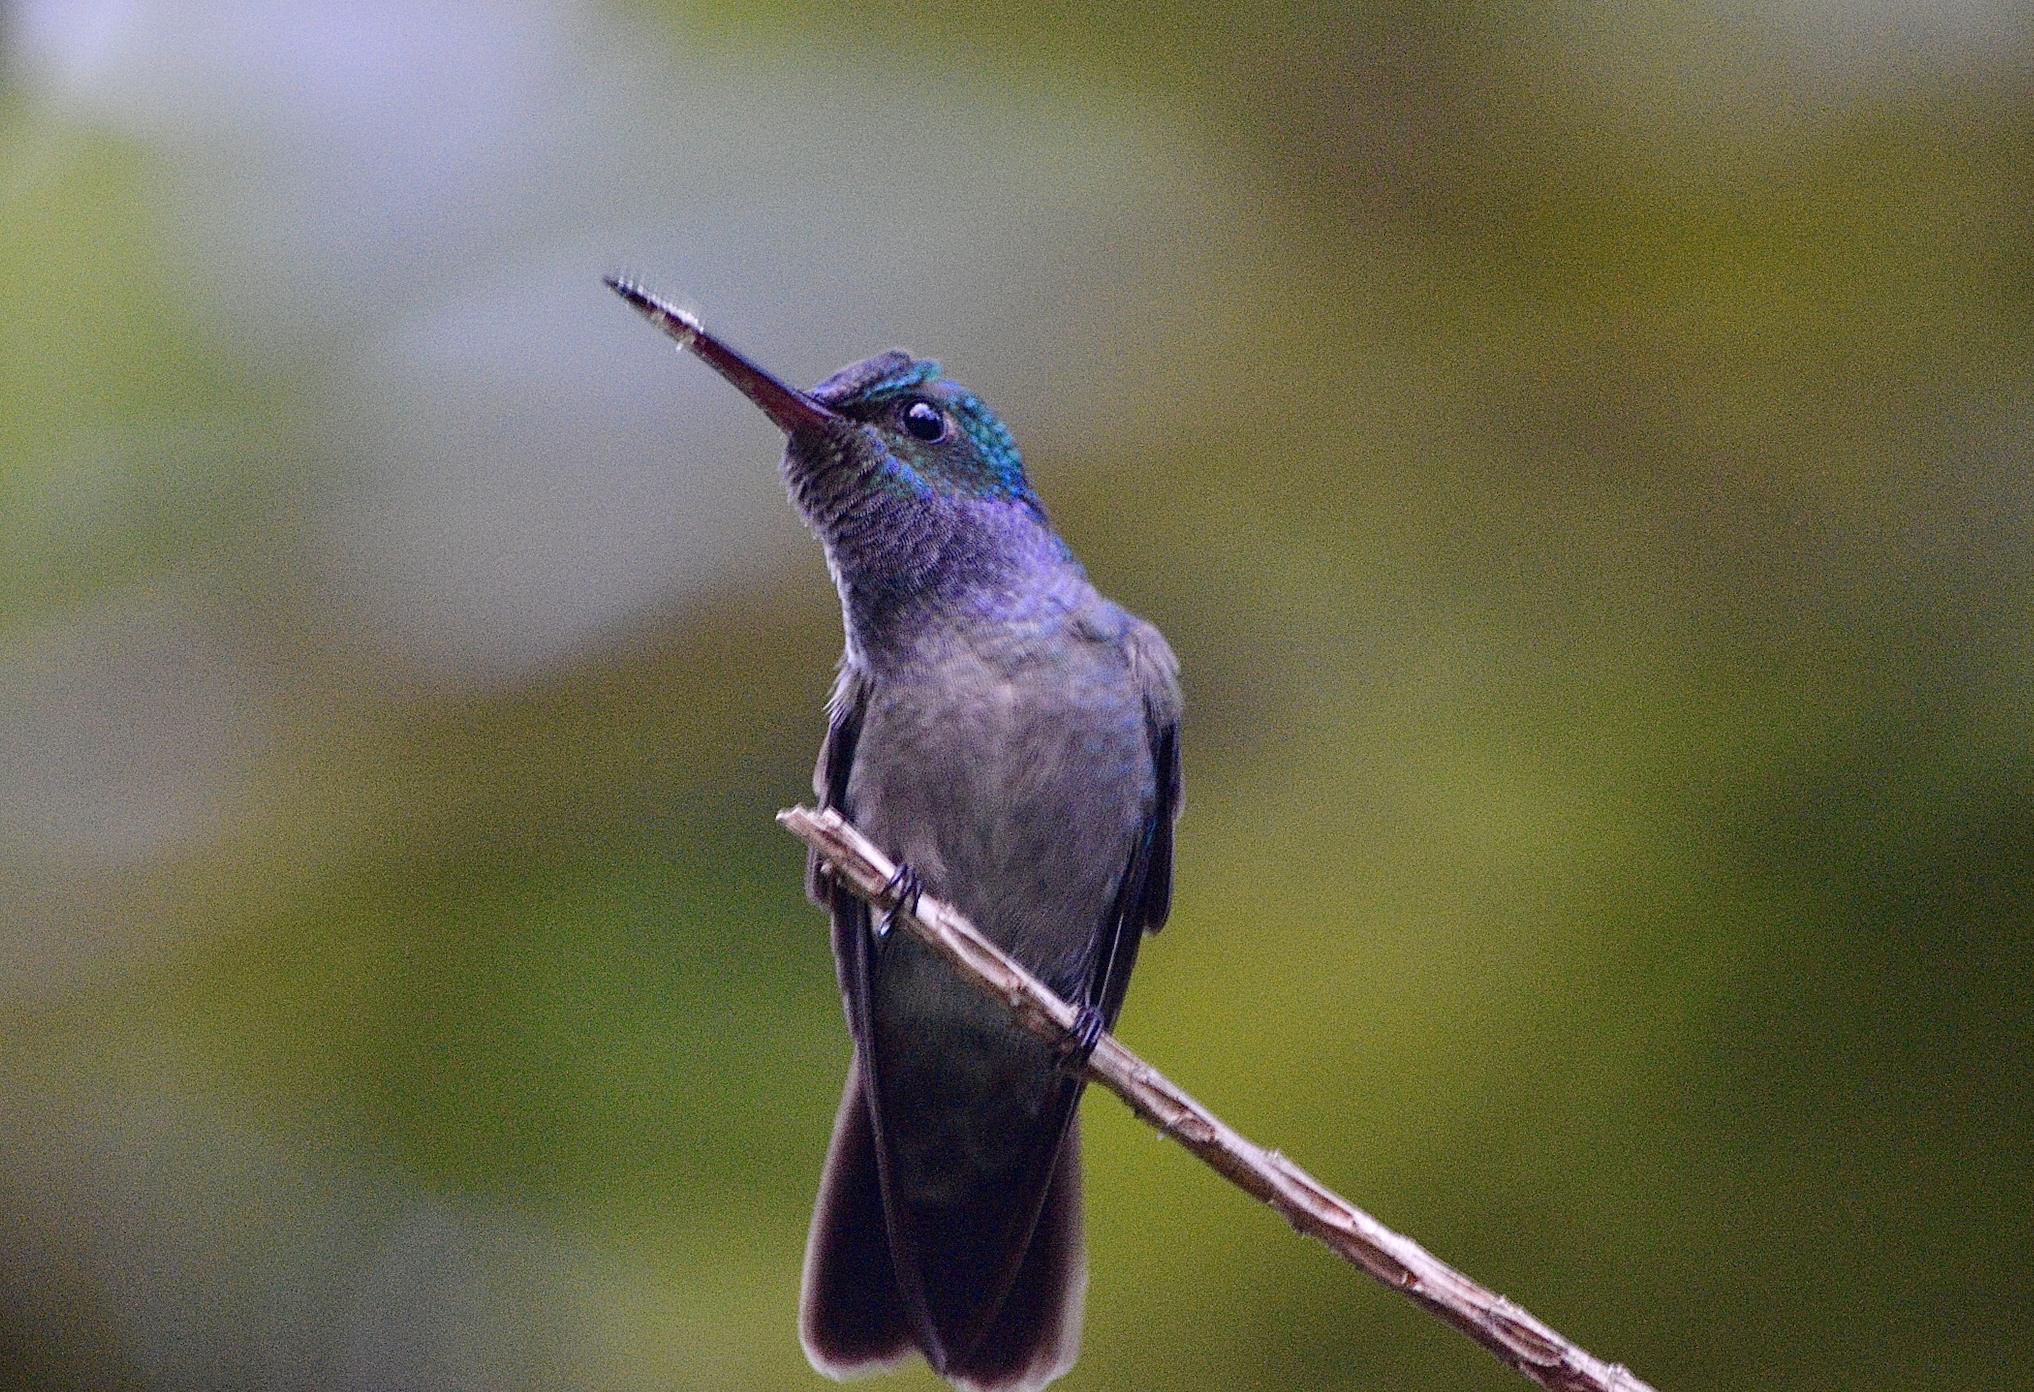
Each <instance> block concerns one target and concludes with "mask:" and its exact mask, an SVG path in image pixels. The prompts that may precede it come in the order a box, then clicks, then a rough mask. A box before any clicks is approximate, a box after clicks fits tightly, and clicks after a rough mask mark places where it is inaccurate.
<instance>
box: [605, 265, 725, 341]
mask: <svg viewBox="0 0 2034 1392" xmlns="http://www.w3.org/2000/svg"><path fill="white" fill-rule="evenodd" d="M600 279H601V283H602V284H604V285H605V286H607V288H608V289H610V290H612V291H614V293H615V294H617V295H619V296H621V297H622V298H623V299H624V300H626V301H628V303H629V304H630V305H631V306H632V307H633V308H634V309H635V310H636V312H637V313H639V314H641V315H642V316H643V317H644V318H645V319H647V320H649V321H650V322H651V323H652V324H655V325H656V326H657V327H658V328H660V329H662V330H663V331H664V332H665V333H667V334H669V335H670V336H671V337H672V338H674V339H676V340H677V342H678V347H679V349H680V350H681V351H682V350H684V349H687V348H690V347H691V346H692V345H693V343H694V342H695V341H697V339H698V338H699V335H700V334H701V333H702V332H703V326H702V325H701V324H700V322H699V318H698V316H697V315H694V314H692V313H690V312H688V311H686V310H683V309H680V308H679V307H678V306H677V305H674V304H672V303H671V302H670V301H669V300H666V299H664V298H663V297H662V296H660V295H656V294H653V293H652V292H650V291H649V290H646V289H644V288H643V287H642V285H640V284H639V283H637V282H636V281H634V280H631V279H629V277H627V276H624V275H606V276H602V277H601V278H600Z"/></svg>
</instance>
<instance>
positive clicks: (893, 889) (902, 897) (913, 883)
mask: <svg viewBox="0 0 2034 1392" xmlns="http://www.w3.org/2000/svg"><path fill="white" fill-rule="evenodd" d="M924 892H925V886H924V885H923V884H922V883H920V881H919V879H918V872H917V871H916V870H913V869H912V868H911V867H910V866H908V865H906V864H904V863H903V862H901V861H900V862H898V865H897V869H896V871H895V872H894V873H893V874H892V875H891V876H890V878H889V879H887V880H885V881H883V895H882V897H883V898H885V899H889V900H890V907H889V908H887V909H885V910H883V916H882V917H881V918H880V919H878V920H876V936H877V937H879V938H887V937H889V936H890V930H891V929H892V928H895V927H896V926H897V915H898V914H899V913H914V914H915V913H917V912H918V896H919V895H920V894H923V893H924ZM892 896H895V897H894V898H893V897H892Z"/></svg>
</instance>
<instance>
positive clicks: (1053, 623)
mask: <svg viewBox="0 0 2034 1392" xmlns="http://www.w3.org/2000/svg"><path fill="white" fill-rule="evenodd" d="M607 284H608V285H609V286H610V287H611V288H612V289H613V290H614V291H615V292H616V293H617V294H619V295H620V296H621V297H622V298H623V299H624V300H626V301H628V303H629V304H631V305H633V306H634V307H635V308H636V309H637V310H639V311H641V312H642V314H643V315H644V316H645V317H646V318H648V319H649V320H650V322H651V323H653V324H655V325H656V326H657V327H658V328H659V329H661V330H663V331H664V332H665V333H666V334H668V335H670V337H672V338H673V339H675V340H676V341H677V343H678V346H679V349H680V350H681V351H689V352H691V353H693V354H695V355H696V356H698V357H699V358H701V359H702V360H703V361H704V362H705V363H706V364H707V365H708V366H709V367H711V368H712V369H713V370H714V371H715V372H717V373H719V374H720V375H721V376H722V377H724V378H726V379H727V381H728V382H730V383H731V384H733V385H734V386H735V387H736V388H737V389H739V390H740V391H741V392H742V394H743V395H745V396H747V397H748V398H749V400H750V401H752V402H754V403H755V405H756V406H757V407H758V408H760V409H761V410H762V412H763V414H765V415H766V416H768V417H769V418H770V419H771V421H773V422H774V423H775V424H776V426H777V428H778V429H779V430H782V431H783V432H784V435H785V446H784V459H783V474H784V481H785V484H786V487H787V490H788V491H789V493H790V496H791V500H792V502H793V503H794V504H795V505H796V506H797V508H798V510H799V512H800V513H801V514H803V516H804V519H805V522H806V524H807V525H808V526H809V527H810V528H811V530H812V532H813V533H814V534H815V535H816V536H817V538H818V540H819V542H820V545H821V546H822V548H823V549H824V550H825V553H826V560H827V566H828V569H829V571H830V572H831V574H832V576H833V580H834V584H835V587H836V588H837V589H838V590H839V593H840V603H841V616H842V624H843V628H844V630H845V634H846V646H845V652H844V654H843V656H842V657H841V660H840V667H839V671H838V675H837V678H836V680H835V682H834V685H833V691H832V695H831V697H830V698H829V700H828V702H827V707H826V709H827V732H826V738H825V741H824V743H823V744H822V746H821V749H820V753H819V763H818V767H817V769H816V770H815V772H814V775H813V788H814V791H815V793H816V794H817V796H818V798H819V800H820V803H821V805H822V806H824V807H831V808H835V809H837V810H838V811H839V812H840V813H841V814H842V815H843V816H845V817H846V818H848V819H849V820H850V821H852V822H854V823H855V824H856V825H858V826H859V827H860V828H861V829H862V830H863V832H865V833H866V834H867V835H868V836H869V837H870V838H871V839H873V840H874V841H875V842H876V844H877V845H879V846H881V847H882V848H883V850H884V851H885V853H886V854H888V855H889V856H890V857H891V858H892V859H893V860H894V861H896V862H897V863H898V864H899V865H900V866H902V867H904V868H903V869H902V870H900V872H899V877H900V884H899V886H898V887H899V890H900V893H902V894H904V895H907V896H909V895H913V894H916V893H918V892H925V893H931V894H934V895H937V896H938V897H939V898H941V899H943V900H945V901H947V902H948V903H951V904H953V905H954V906H956V907H957V908H959V909H960V910H961V911H962V912H963V913H964V914H966V915H967V916H968V918H969V919H970V920H972V921H973V922H974V923H975V924H976V926H978V927H979V928H980V929H981V930H982V931H983V932H984V933H986V934H987V935H988V936H989V938H990V939H991V940H993V941H994V942H995V943H996V944H997V946H999V947H1001V948H1002V949H1004V950H1005V951H1006V952H1008V953H1009V954H1010V955H1012V956H1013V957H1015V958H1016V959H1017V960H1018V961H1020V962H1022V963H1023V964H1024V965H1025V966H1026V967H1028V968H1029V969H1030V970H1031V971H1032V972H1033V973H1035V974H1036V975H1037V976H1039V977H1040V978H1041V979H1042V980H1044V981H1045V983H1046V984H1047V985H1049V986H1051V987H1052V989H1053V990H1055V991H1057V992H1059V993H1060V994H1061V995H1062V996H1063V997H1065V998H1067V999H1068V1000H1069V1001H1071V1002H1073V1003H1074V1004H1075V1005H1076V1006H1077V1007H1078V1008H1079V1010H1080V1012H1081V1019H1082V1030H1081V1038H1082V1041H1083V1042H1084V1043H1085V1045H1086V1046H1087V1047H1089V1048H1092V1046H1093V1042H1094V1040H1095V1039H1096V1038H1097V1037H1099V1034H1100V1032H1101V1031H1102V1030H1104V1029H1109V1028H1113V1027H1114V1025H1115V1022H1116V1018H1117V1015H1118V1013H1119V1012H1120V1011H1121V1009H1122V1007H1123V996H1124V992H1125V990H1126V989H1127V988H1128V986H1129V983H1130V972H1131V968H1132V967H1133V966H1134V965H1135V964H1136V961H1137V949H1138V943H1139V941H1140V939H1141V938H1142V936H1143V935H1144V934H1145V933H1148V932H1156V931H1157V930H1158V929H1159V928H1160V927H1162V926H1163V925H1164V923H1165V919H1166V915H1167V912H1168V910H1169V908H1170V906H1171V900H1172V859H1173V855H1172V848H1173V823H1174V820H1175V819H1176V818H1177V816H1178V815H1179V811H1180V806H1181V802H1180V748H1179V722H1180V710H1181V698H1180V688H1179V666H1178V663H1177V661H1176V660H1175V658H1174V657H1173V654H1172V650H1171V649H1170V648H1169V647H1167V646H1166V642H1165V639H1164V638H1162V637H1161V636H1160V635H1159V633H1158V630H1157V629H1155V628H1153V627H1152V626H1151V625H1150V624H1148V623H1146V622H1144V621H1143V620H1141V619H1138V618H1136V617H1134V616H1133V615H1131V614H1129V613H1128V612H1126V611H1125V610H1123V609H1121V608H1119V607H1118V606H1117V605H1115V604H1113V603H1111V602H1110V601H1108V600H1107V599H1104V598H1103V597H1102V596H1101V595H1100V594H1099V593H1097V592H1096V590H1095V587H1094V586H1093V585H1092V584H1091V583H1089V580H1088V577H1087V573H1086V572H1085V571H1084V570H1083V569H1082V568H1081V565H1080V563H1079V562H1078V561H1076V560H1075V559H1074V556H1073V552H1072V551H1071V550H1070V549H1069V548H1068V547H1067V545H1066V543H1065V542H1064V541H1063V540H1061V538H1060V536H1059V534H1058V532H1056V531H1055V530H1054V529H1053V525H1052V522H1051V520H1050V519H1049V518H1048V517H1047V515H1046V511H1045V507H1044V505H1043V504H1042V503H1040V502H1039V500H1038V496H1037V494H1036V493H1034V492H1033V491H1032V488H1031V484H1030V481H1029V480H1028V479H1027V477H1026V475H1025V472H1024V464H1023V460H1022V458H1021V457H1020V456H1019V454H1018V451H1017V445H1016V442H1015V441H1014V440H1013V439H1012V438H1011V435H1010V432H1009V431H1008V430H1007V429H1006V428H1005V427H1004V426H1003V424H1002V422H1001V421H999V420H998V419H997V418H996V416H995V415H994V414H993V413H992V412H991V411H990V410H989V408H988V407H987V406H986V405H984V404H983V402H982V401H981V400H980V398H978V397H976V396H975V395H974V394H973V393H972V392H970V391H968V390H967V389H966V388H965V387H963V386H961V385H960V384H959V383H957V382H954V381H952V380H950V379H948V378H947V377H946V376H945V375H944V373H943V371H942V369H941V368H940V365H939V364H938V363H937V362H933V361H931V360H929V359H924V358H917V357H914V356H912V355H911V354H910V353H908V352H904V351H902V350H898V349H892V350H890V351H889V352H884V353H878V354H876V355H875V356H874V357H871V358H866V359H864V360H862V361H861V362H858V363H855V364H853V365H852V366H849V367H844V368H842V369H841V370H840V371H838V372H836V373H834V374H833V375H832V376H831V377H828V378H827V379H826V380H825V381H823V382H821V383H820V384H819V385H818V386H815V387H813V388H812V389H811V390H810V391H799V390H797V389H796V388H793V387H791V386H789V385H787V384H786V383H784V382H783V381H782V380H780V379H779V378H777V377H775V376H773V375H771V374H770V373H769V372H767V371H765V370H763V369H762V368H760V367H758V366H756V365H755V364H754V363H753V362H751V361H750V360H749V359H748V358H746V357H744V356H743V355H742V354H740V353H738V352H737V351H735V350H734V349H733V348H731V347H729V346H728V345H727V344H726V343H725V342H723V341H722V340H721V339H719V338H717V337H715V336H714V335H712V334H710V333H708V332H707V331H706V330H705V329H704V328H703V327H701V325H700V323H699V321H698V320H697V319H696V318H694V317H693V316H692V315H690V314H688V313H686V312H685V311H683V310H681V309H678V308H676V307H674V306H672V305H670V304H667V303H666V302H664V301H663V300H661V299H659V298H658V297H656V296H654V295H652V294H651V293H649V292H648V291H646V290H644V289H643V288H642V287H640V286H638V285H636V284H634V283H632V282H630V281H627V280H623V279H620V278H618V277H609V278H608V280H607ZM806 888H807V892H808V893H809V895H810V896H811V898H812V899H813V901H814V903H816V904H818V905H819V906H820V907H822V908H825V909H827V910H828V911H829V913H830V915H831V920H832V937H833V954H834V962H835V967H836V970H837V974H838V977H839V981H840V989H841V997H842V1002H843V1005H844V1007H845V1010H846V1014H847V1023H848V1029H849V1033H850V1034H851V1035H852V1037H853V1041H854V1060H853V1063H852V1064H851V1065H850V1067H849V1070H848V1076H847V1086H846V1089H845V1090H844V1092H843V1094H842V1097H841V1103H840V1111H839V1113H838V1115H837V1116H836V1118H835V1121H834V1129H833V1141H832V1144H831V1145H830V1147H829V1148H828V1151H827V1156H826V1167H825V1171H824V1173H823V1176H822V1178H821V1179H820V1184H819V1198H818V1201H817V1203H816V1204H815V1206H814V1212H813V1217H812V1228H811V1235H810V1238H809V1241H808V1244H807V1247H806V1253H805V1270H804V1289H803V1292H802V1295H801V1297H800V1302H799V1337H800V1341H801V1342H802V1343H803V1345H804V1348H805V1353H806V1356H807V1357H808V1358H809V1359H810V1360H811V1362H812V1366H813V1367H814V1368H816V1369H817V1370H818V1371H819V1372H821V1373H823V1374H826V1375H827V1376H830V1377H834V1378H842V1379H845V1378H855V1377H862V1376H865V1375H867V1374H870V1373H874V1372H878V1371H882V1370H884V1369H887V1368H890V1367H892V1366H894V1365H895V1364H897V1363H898V1362H900V1361H902V1360H903V1359H904V1358H906V1357H908V1356H909V1355H910V1354H911V1353H912V1352H913V1350H916V1351H917V1352H918V1353H920V1354H922V1355H923V1356H924V1358H925V1360H926V1362H927V1363H929V1364H930V1365H931V1366H932V1369H933V1371H934V1372H936V1373H938V1374H939V1375H940V1376H941V1377H943V1378H945V1379H946V1380H947V1381H948V1382H950V1383H952V1384H953V1385H954V1386H956V1387H959V1388H963V1389H969V1392H1031V1390H1032V1389H1036V1388H1041V1387H1043V1386H1045V1385H1046V1384H1047V1383H1049V1382H1051V1381H1052V1380H1053V1379H1054V1378H1057V1377H1059V1376H1060V1375H1061V1374H1062V1373H1064V1372H1066V1371H1067V1369H1069V1368H1070V1367H1072V1366H1073V1362H1074V1359H1075V1357H1076V1355H1077V1354H1078V1353H1079V1349H1080V1331H1081V1313H1082V1307H1083V1301H1084V1298H1085V1294H1086V1288H1087V1260H1086V1255H1085V1247H1084V1242H1083V1237H1082V1211H1083V1200H1082V1189H1081V1157H1080V1133H1079V1129H1078V1120H1077V1117H1076V1111H1077V1108H1078V1104H1079V1102H1080V1097H1081V1091H1082V1088H1083V1086H1084V1079H1083V1077H1082V1076H1081V1074H1080V1071H1079V1069H1078V1067H1077V1066H1076V1064H1077V1063H1078V1062H1079V1060H1077V1059H1076V1060H1069V1058H1068V1057H1067V1056H1065V1055H1063V1054H1061V1053H1059V1052H1057V1051H1055V1050H1054V1049H1053V1048H1052V1047H1051V1046H1049V1045H1047V1044H1045V1043H1044V1042H1042V1041H1041V1040H1039V1039H1038V1038H1036V1037H1035V1036H1033V1035H1032V1034H1030V1033H1029V1032H1027V1031H1026V1030H1025V1029H1024V1028H1023V1027H1021V1026H1020V1025H1018V1024H1017V1023H1016V1022H1015V1021H1014V1020H1013V1019H1012V1018H1011V1017H1010V1015H1009V1014H1008V1013H1007V1012H1006V1011H1005V1010H1004V1009H1003V1007H1002V1006H1001V1004H999V1003H998V1002H996V1001H994V1000H991V999H990V998H988V997H987V996H985V995H983V994H981V993H980V992H978V991H977V990H976V989H975V988H973V987H972V986H969V985H968V984H966V983H965V982H963V981H961V980H960V979H959V978H958V977H957V976H955V975H954V974H953V973H952V972H951V971H950V970H949V969H948V967H947V966H946V964H945V963H943V962H941V961H939V960H938V959H936V958H935V957H933V955H932V954H931V952H930V950H929V949H927V948H925V947H924V946H923V945H921V944H920V943H919V942H918V941H917V940H916V939H914V938H912V937H911V936H910V935H909V934H906V933H897V932H891V931H889V926H890V925H889V921H888V917H887V915H886V916H884V917H881V918H878V917H877V916H875V915H873V914H872V913H871V911H870V910H869V908H868V906H867V905H866V904H865V903H863V902H862V901H861V900H860V899H857V898H856V897H855V896H854V895H852V894H851V893H849V892H848V891H847V890H846V889H845V888H844V887H841V886H838V885H835V884H834V883H832V881H831V880H830V878H829V876H828V875H827V873H826V872H825V870H824V868H823V867H822V866H821V865H820V864H819V863H818V861H817V858H816V857H813V858H811V859H809V860H808V863H807V870H806Z"/></svg>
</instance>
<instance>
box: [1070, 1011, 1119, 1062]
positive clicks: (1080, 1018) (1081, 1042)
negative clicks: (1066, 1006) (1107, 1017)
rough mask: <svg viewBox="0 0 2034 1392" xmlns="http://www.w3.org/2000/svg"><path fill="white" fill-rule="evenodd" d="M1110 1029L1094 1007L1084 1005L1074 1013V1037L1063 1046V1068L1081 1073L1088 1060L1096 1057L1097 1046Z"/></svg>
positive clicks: (1100, 1013)
mask: <svg viewBox="0 0 2034 1392" xmlns="http://www.w3.org/2000/svg"><path fill="white" fill-rule="evenodd" d="M1108 1032H1109V1031H1108V1027H1107V1026H1106V1025H1105V1024H1103V1023H1102V1012H1101V1011H1099V1010H1097V1009H1095V1007H1094V1006H1092V1005H1084V1006H1082V1007H1081V1008H1080V1009H1078V1010H1076V1011H1075V1012H1074V1023H1073V1037H1072V1038H1071V1039H1069V1040H1067V1042H1066V1043H1065V1044H1063V1045H1062V1046H1061V1050H1060V1051H1061V1055H1062V1058H1061V1066H1062V1067H1064V1068H1065V1069H1066V1071H1067V1072H1069V1073H1079V1072H1081V1071H1082V1070H1083V1069H1085V1068H1086V1067H1087V1066H1088V1060H1089V1059H1091V1058H1093V1057H1094V1056H1095V1046H1096V1045H1097V1044H1099V1043H1101V1042H1102V1036H1103V1035H1105V1034H1107V1033H1108Z"/></svg>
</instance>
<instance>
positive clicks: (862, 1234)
mask: <svg viewBox="0 0 2034 1392" xmlns="http://www.w3.org/2000/svg"><path fill="white" fill-rule="evenodd" d="M1075 1194H1076V1200H1075V1207H1076V1209H1078V1207H1079V1200H1078V1194H1079V1186H1078V1182H1076V1186H1075ZM1076 1221H1078V1220H1076ZM798 1338H799V1341H800V1342H801V1343H803V1344H804V1345H805V1356H806V1357H807V1358H808V1359H810V1360H811V1361H812V1366H813V1367H814V1368H816V1369H818V1370H819V1371H820V1372H822V1373H824V1374H825V1375H826V1376H828V1377H830V1378H856V1377H867V1376H868V1375H869V1374H871V1373H879V1372H881V1371H883V1370H884V1369H885V1368H888V1367H890V1366H891V1365H892V1364H894V1363H896V1362H897V1361H898V1360H899V1359H901V1358H903V1357H904V1355H906V1354H907V1353H910V1352H911V1350H912V1347H913V1341H912V1338H911V1324H910V1320H909V1318H908V1316H907V1315H906V1314H905V1311H904V1298H903V1296H902V1294H901V1293H900V1292H899V1291H898V1288H897V1272H896V1268H895V1267H894V1266H893V1265H892V1264H891V1261H890V1237H889V1233H888V1230H887V1229H886V1228H885V1226H884V1223H883V1189H882V1182H881V1180H880V1179H879V1178H878V1177H877V1174H876V1133H875V1128H874V1126H873V1125H872V1124H871V1122H870V1119H869V1104H868V1099H867V1096H866V1094H865V1093H864V1092H863V1090H862V1067H861V1062H860V1060H859V1059H857V1060H856V1062H855V1063H854V1065H853V1066H852V1067H851V1068H849V1070H848V1080H847V1091H846V1092H845V1093H844V1094H843V1095H842V1097H841V1099H840V1114H839V1115H838V1116H837V1117H835V1118H834V1123H833V1144H832V1146H830V1147H829V1148H828V1150H827V1152H826V1173H825V1175H824V1176H822V1177H821V1179H820V1181H819V1202H818V1205H817V1206H816V1207H815V1208H814V1209H813V1213H812V1236H811V1238H810V1239H809V1240H808V1242H807V1244H806V1248H805V1292H804V1295H803V1297H802V1298H801V1299H800V1301H799V1309H798Z"/></svg>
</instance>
